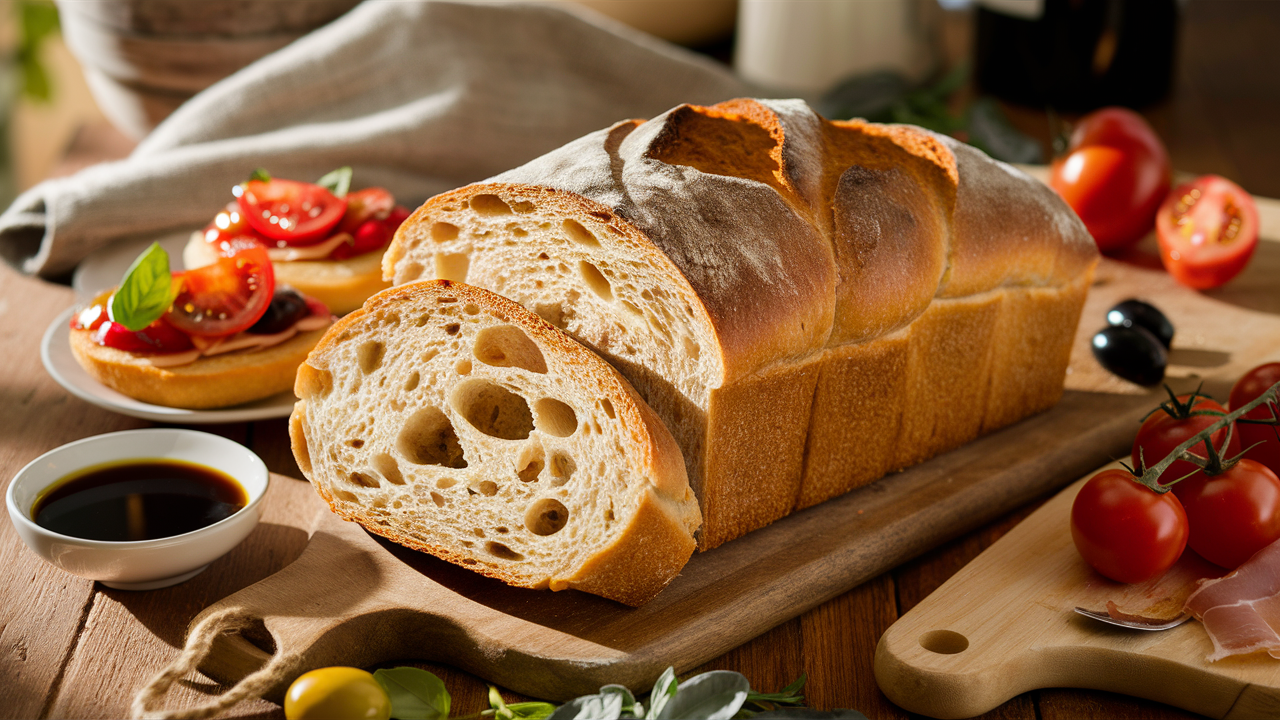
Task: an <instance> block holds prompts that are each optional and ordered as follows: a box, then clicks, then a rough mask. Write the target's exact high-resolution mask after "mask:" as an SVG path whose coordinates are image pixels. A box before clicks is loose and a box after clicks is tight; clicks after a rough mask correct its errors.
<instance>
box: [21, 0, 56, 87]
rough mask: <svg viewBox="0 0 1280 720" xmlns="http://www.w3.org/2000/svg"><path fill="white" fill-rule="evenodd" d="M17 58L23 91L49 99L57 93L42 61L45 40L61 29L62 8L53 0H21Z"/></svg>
mask: <svg viewBox="0 0 1280 720" xmlns="http://www.w3.org/2000/svg"><path fill="white" fill-rule="evenodd" d="M17 11H18V48H17V52H16V53H15V56H16V57H15V60H16V61H17V64H18V67H19V69H20V70H21V72H22V94H23V95H25V96H27V97H29V98H31V99H33V100H40V101H45V102H47V101H48V100H49V98H50V97H52V95H53V88H52V86H51V84H50V82H49V74H48V72H47V71H46V70H45V68H44V64H43V63H41V61H40V48H41V46H42V45H43V44H44V41H45V40H46V39H47V38H48V37H49V36H50V35H53V34H54V33H56V32H58V8H57V7H56V6H54V4H53V3H52V2H49V0H20V2H18V3H17Z"/></svg>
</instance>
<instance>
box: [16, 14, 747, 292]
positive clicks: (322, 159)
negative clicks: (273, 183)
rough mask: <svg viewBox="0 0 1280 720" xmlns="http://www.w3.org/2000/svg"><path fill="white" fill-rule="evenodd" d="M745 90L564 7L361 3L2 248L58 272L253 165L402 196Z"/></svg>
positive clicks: (100, 169)
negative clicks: (342, 172) (340, 170)
mask: <svg viewBox="0 0 1280 720" xmlns="http://www.w3.org/2000/svg"><path fill="white" fill-rule="evenodd" d="M751 94H753V90H752V89H751V88H750V86H749V85H748V84H747V83H745V82H744V81H742V80H740V79H739V78H737V77H736V76H734V75H733V74H732V73H731V72H730V71H729V70H728V69H726V68H724V67H723V66H720V65H718V64H717V63H715V62H714V61H711V60H709V59H706V58H703V57H701V56H698V55H696V54H694V53H692V52H689V51H686V50H683V49H681V48H678V47H676V46H674V45H670V44H667V43H665V42H663V41H661V40H658V39H656V38H653V37H650V36H648V35H645V34H643V33H640V32H638V31H634V30H631V29H630V28H627V27H625V26H623V25H621V24H620V23H616V22H613V21H611V20H609V19H608V18H605V17H602V16H599V15H595V14H591V13H588V12H586V11H576V10H571V9H570V8H568V7H567V6H564V5H554V6H548V5H525V4H506V3H493V2H482V3H475V4H469V3H455V2H435V1H430V2H393V1H388V0H376V1H368V0H367V1H366V2H364V3H362V4H361V5H358V6H357V7H356V8H355V9H353V10H352V11H351V12H349V13H348V14H346V15H344V16H343V17H341V18H339V19H338V20H336V21H334V22H333V23H331V24H329V25H327V26H325V27H323V28H320V29H319V30H317V31H315V32H313V33H310V34H308V35H306V36H304V37H302V38H300V39H299V40H297V41H296V42H294V43H292V44H290V45H289V46H287V47H285V48H283V49H281V50H279V51H277V52H275V53H273V54H271V55H268V56H266V57H264V58H262V59H261V60H258V61H257V62H255V63H253V64H252V65H249V66H248V67H245V68H244V69H242V70H240V71H239V72H237V73H235V74H234V75H231V76H230V77H227V78H225V79H223V80H222V81H220V82H218V83H216V84H215V85H213V86H211V87H209V88H208V89H206V90H205V91H203V92H201V93H200V94H198V95H197V96H195V97H194V98H192V99H191V100H190V101H188V102H187V103H185V104H184V105H183V106H182V107H180V108H179V109H178V110H177V111H176V112H174V113H173V115H171V116H170V117H169V118H167V119H166V120H165V121H164V122H163V123H161V124H160V125H159V126H158V127H157V128H156V129H155V130H154V131H152V133H151V134H150V135H149V136H147V137H146V138H145V139H144V140H143V141H142V142H141V143H140V144H139V145H138V147H137V148H136V149H135V150H134V152H133V153H132V154H131V155H130V156H129V157H128V158H126V159H124V160H121V161H118V162H111V163H104V164H101V165H96V166H93V167H90V168H87V169H85V170H83V171H81V172H79V173H77V174H76V175H73V176H70V177H67V178H58V179H53V180H48V181H46V182H43V183H41V184H40V185H37V186H36V187H34V188H32V189H30V190H29V191H27V192H25V193H23V194H22V195H21V196H19V197H18V198H17V199H16V200H15V201H14V203H13V205H11V206H10V207H9V209H8V210H7V211H6V212H5V213H4V214H3V215H0V256H3V257H4V258H5V260H7V261H8V262H9V263H10V264H12V265H15V266H17V267H19V268H20V269H21V270H23V271H24V272H27V273H34V274H39V275H42V276H45V277H56V276H59V275H64V274H65V273H67V272H69V271H70V270H72V269H73V268H74V267H75V265H76V264H77V263H79V262H80V261H81V260H82V259H83V258H84V257H85V256H86V255H88V254H89V253H91V252H93V251H94V250H96V249H98V248H100V247H102V246H104V245H105V244H107V243H110V242H112V241H113V240H117V239H122V238H136V237H139V236H146V235H151V234H158V233H162V232H166V231H175V230H180V229H188V228H196V227H199V226H202V225H204V224H205V223H207V222H208V221H209V220H210V219H211V218H212V217H213V215H214V214H215V213H216V212H217V211H218V210H219V209H220V208H221V207H223V206H224V205H225V204H226V203H227V202H228V201H229V200H230V199H231V192H230V190H231V187H232V186H233V185H235V184H236V183H239V182H242V181H244V180H246V179H247V178H248V176H249V174H250V172H252V170H253V169H254V168H257V167H263V168H266V169H267V170H268V171H269V172H271V173H272V174H273V175H276V176H279V177H286V178H291V179H300V180H314V179H316V178H319V177H320V176H321V175H323V174H324V173H326V172H328V171H329V170H332V169H333V168H336V167H341V166H343V165H351V166H352V167H353V168H354V172H355V175H354V182H353V188H359V187H367V186H371V185H379V186H383V187H386V188H388V189H389V190H391V192H392V193H394V194H395V196H396V198H397V200H398V201H399V202H401V203H402V204H404V205H407V206H409V207H415V206H417V205H418V204H420V203H421V202H422V201H424V200H425V199H427V198H428V197H430V196H432V195H435V194H437V193H440V192H443V191H446V190H449V189H452V188H455V187H459V186H461V185H465V184H467V183H470V182H474V181H477V180H481V179H484V178H486V177H489V176H492V175H494V174H497V173H499V172H502V171H504V170H507V169H509V168H513V167H515V166H517V165H520V164H522V163H524V162H527V161H528V160H531V159H533V158H535V157H537V156H539V155H542V154H543V153H546V152H548V151H550V150H552V149H554V148H556V147H559V146H560V145H563V144H565V143H566V142H568V141H570V140H573V139H575V138H577V137H579V136H581V135H584V134H586V133H588V132H591V131H594V130H597V129H600V128H602V127H607V126H609V125H611V124H613V123H614V122H616V121H618V120H623V119H627V118H632V117H641V118H648V117H652V116H654V115H657V114H659V113H661V112H663V111H665V110H667V109H669V108H671V107H673V106H675V105H678V104H680V103H684V102H688V103H695V104H710V103H715V102H719V101H722V100H726V99H730V98H733V97H739V96H745V95H751Z"/></svg>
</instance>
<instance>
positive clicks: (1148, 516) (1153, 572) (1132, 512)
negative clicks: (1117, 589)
mask: <svg viewBox="0 0 1280 720" xmlns="http://www.w3.org/2000/svg"><path fill="white" fill-rule="evenodd" d="M1071 539H1072V540H1074V541H1075V544H1076V550H1077V551H1079V552H1080V556H1081V557H1083V558H1084V560H1085V562H1087V563H1089V564H1090V565H1091V566H1093V569H1095V570H1097V571H1098V572H1100V573H1102V574H1103V575H1105V576H1107V577H1109V578H1111V579H1112V580H1116V581H1118V582H1124V583H1139V582H1144V581H1146V580H1150V579H1151V578H1154V577H1159V576H1160V575H1163V574H1164V572H1165V571H1166V570H1168V569H1169V568H1170V567H1171V566H1172V565H1173V564H1174V563H1175V562H1177V561H1178V558H1179V557H1181V556H1182V551H1183V549H1184V548H1185V547H1186V546H1187V515H1186V513H1184V512H1183V510H1182V503H1180V502H1179V501H1178V498H1177V497H1175V496H1174V495H1173V493H1165V494H1163V495H1161V494H1158V493H1156V492H1153V491H1152V490H1150V489H1149V488H1147V487H1146V486H1145V485H1141V484H1139V483H1138V482H1137V481H1135V480H1134V479H1133V478H1132V477H1130V475H1129V473H1127V472H1125V471H1124V470H1103V471H1102V472H1100V473H1098V474H1097V475H1094V476H1093V477H1092V478H1089V481H1088V482H1086V483H1085V484H1084V487H1083V488H1081V489H1080V494H1079V495H1077V496H1076V500H1075V503H1074V504H1073V505H1072V506H1071Z"/></svg>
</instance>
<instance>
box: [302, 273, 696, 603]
mask: <svg viewBox="0 0 1280 720" xmlns="http://www.w3.org/2000/svg"><path fill="white" fill-rule="evenodd" d="M295 391H296V393H297V394H298V397H299V398H301V400H300V401H299V402H298V404H297V406H296V408H295V409H294V412H293V416H292V418H291V419H290V425H289V427H290V434H291V436H292V440H293V450H294V455H295V456H296V457H297V459H298V465H299V467H300V468H301V469H302V471H303V473H304V474H305V475H306V476H307V478H308V479H310V480H311V482H312V484H313V485H315V487H316V490H317V491H318V492H319V493H320V495H321V496H322V497H324V499H325V500H326V501H327V502H328V503H329V505H330V506H331V507H332V508H333V510H334V511H335V512H337V513H338V514H339V515H341V516H342V517H344V518H346V519H348V520H354V521H356V522H358V523H360V524H361V525H363V526H364V527H365V528H367V529H368V530H370V531H371V532H374V533H377V534H379V535H383V536H385V537H387V538H390V539H392V540H394V541H396V542H398V543H400V544H402V545H407V546H409V547H413V548H417V549H419V550H425V551H427V552H429V553H431V554H433V555H436V556H438V557H441V558H443V559H445V560H448V561H450V562H454V563H457V564H459V565H462V566H464V567H467V568H470V569H472V570H475V571H477V572H480V573H483V574H485V575H489V576H491V577H495V578H498V579H500V580H503V581H504V582H507V583H510V584H512V585H518V586H522V587H530V588H548V587H549V588H551V589H553V590H562V589H565V588H576V589H579V590H584V591H586V592H590V593H594V594H597V595H603V596H605V597H608V598H612V599H614V600H617V601H619V602H623V603H626V604H628V605H640V604H643V603H645V602H647V601H649V600H650V599H652V598H653V596H654V595H656V594H657V593H658V591H659V590H661V589H662V588H663V587H665V586H666V584H667V583H669V582H670V581H671V580H672V578H674V577H675V576H676V574H678V573H679V571H680V569H681V568H682V567H683V566H684V564H685V562H686V561H687V560H688V559H689V556H690V555H691V554H692V553H693V549H694V540H693V534H694V531H695V530H696V529H697V527H698V525H699V524H700V522H701V518H700V515H699V512H698V504H697V500H696V499H695V497H694V495H693V491H692V490H691V489H690V487H689V484H688V481H687V479H686V475H685V468H684V460H683V458H682V457H681V455H680V450H679V447H678V446H677V445H676V443H675V440H674V439H673V438H672V437H671V435H670V433H668V432H667V430H666V428H665V427H664V426H663V424H662V422H661V421H660V420H658V418H657V416H656V415H655V414H654V413H653V411H652V410H650V409H649V406H648V405H646V404H645V403H644V401H643V400H641V399H640V396H639V395H637V394H636V392H635V391H634V390H632V389H631V386H630V385H628V384H627V382H626V381H625V380H623V379H622V376H621V375H619V374H618V373H617V371H616V370H614V369H613V368H612V367H610V366H609V365H608V363H606V362H604V361H603V360H601V359H600V358H599V357H597V356H596V355H595V354H594V353H592V352H591V351H589V350H587V349H586V348H584V347H582V346H581V345H579V344H578V343H576V342H574V341H573V340H572V339H570V338H569V337H568V336H566V335H564V334H563V333H561V332H560V331H558V330H556V329H555V328H553V327H551V326H550V325H548V324H547V323H546V322H544V321H543V320H542V319H540V318H539V317H538V316H537V315H534V314H533V313H531V312H529V311H528V310H526V309H524V308H523V307H521V306H519V305H517V304H516V303H514V302H511V301H510V300H507V299H505V298H502V297H500V296H497V295H494V294H493V293H490V292H488V291H485V290H481V289H479V288H474V287H470V286H468V285H462V284H455V283H450V282H448V281H435V282H419V283H412V284H408V285H403V286H400V287H396V288H392V289H390V290H386V291H384V292H381V293H379V294H377V295H375V296H374V297H372V298H370V299H369V301H368V302H367V303H366V304H365V306H364V307H363V308H362V309H360V310H357V311H355V312H353V313H351V314H350V315H348V316H347V317H345V318H343V319H342V320H339V321H338V323H337V324H335V325H334V326H333V327H332V328H331V329H330V331H329V332H328V334H326V335H325V337H324V339H323V340H321V341H320V343H319V345H317V346H316V349H315V350H314V351H313V352H312V353H311V356H310V357H309V358H308V359H307V362H306V363H305V364H303V365H302V367H301V368H299V370H298V380H297V385H296V388H295Z"/></svg>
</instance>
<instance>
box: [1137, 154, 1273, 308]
mask: <svg viewBox="0 0 1280 720" xmlns="http://www.w3.org/2000/svg"><path fill="white" fill-rule="evenodd" d="M1156 236H1157V237H1158V238H1159V240H1160V259H1161V261H1163V262H1164V268H1165V270H1168V271H1169V274H1170V275H1172V276H1173V278H1174V279H1175V280H1177V281H1178V282H1180V283H1182V284H1183V285H1186V286H1188V287H1193V288H1195V289H1197V290H1207V289H1209V288H1215V287H1218V286H1219V285H1222V284H1223V283H1226V282H1227V281H1229V280H1231V278H1233V277H1235V276H1236V275H1239V274H1240V271H1241V270H1244V266H1245V265H1248V264H1249V258H1251V257H1253V251H1254V249H1255V248H1256V247H1258V207H1257V205H1255V204H1254V202H1253V197H1251V196H1250V195H1249V193H1247V192H1245V191H1244V190H1241V189H1240V186H1239V185H1236V184H1235V183H1233V182H1231V181H1230V180H1227V179H1226V178H1222V177H1218V176H1217V175H1204V176H1201V177H1198V178H1196V179H1195V180H1193V181H1191V182H1189V183H1186V184H1184V185H1179V186H1178V187H1176V188H1174V190H1173V192H1171V193H1169V195H1168V197H1167V198H1165V201H1164V204H1163V205H1161V206H1160V212H1159V214H1158V215H1157V216H1156Z"/></svg>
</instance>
